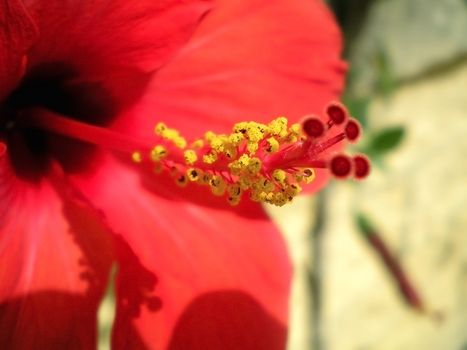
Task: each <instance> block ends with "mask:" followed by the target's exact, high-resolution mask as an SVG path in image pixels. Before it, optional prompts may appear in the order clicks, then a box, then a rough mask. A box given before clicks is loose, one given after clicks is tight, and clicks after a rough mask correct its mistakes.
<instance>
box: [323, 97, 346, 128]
mask: <svg viewBox="0 0 467 350" xmlns="http://www.w3.org/2000/svg"><path fill="white" fill-rule="evenodd" d="M326 114H327V115H328V116H329V119H330V120H329V122H331V123H330V125H332V124H336V125H339V124H342V123H343V122H345V120H346V119H347V111H346V109H345V108H344V107H343V106H342V105H341V104H339V103H337V102H334V103H331V104H330V105H329V106H328V107H327V108H326Z"/></svg>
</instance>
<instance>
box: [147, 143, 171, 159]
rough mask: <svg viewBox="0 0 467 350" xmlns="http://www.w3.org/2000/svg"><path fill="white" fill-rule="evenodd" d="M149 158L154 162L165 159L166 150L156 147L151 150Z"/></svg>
mask: <svg viewBox="0 0 467 350" xmlns="http://www.w3.org/2000/svg"><path fill="white" fill-rule="evenodd" d="M150 157H151V159H152V160H153V161H155V162H156V161H159V160H161V159H164V158H165V157H167V150H166V149H165V147H164V146H161V145H157V146H155V147H154V148H153V149H152V150H151V153H150Z"/></svg>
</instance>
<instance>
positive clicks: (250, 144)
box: [246, 141, 259, 154]
mask: <svg viewBox="0 0 467 350" xmlns="http://www.w3.org/2000/svg"><path fill="white" fill-rule="evenodd" d="M258 148H259V147H258V142H252V141H249V142H248V143H247V146H246V149H247V150H248V152H249V153H250V154H252V153H255V152H256V151H257V150H258Z"/></svg>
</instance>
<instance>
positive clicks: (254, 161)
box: [247, 157, 262, 175]
mask: <svg viewBox="0 0 467 350" xmlns="http://www.w3.org/2000/svg"><path fill="white" fill-rule="evenodd" d="M261 166H262V163H261V160H260V159H259V158H256V157H254V158H250V161H249V162H248V167H247V169H248V172H249V173H250V174H251V175H255V174H258V173H259V172H260V170H261Z"/></svg>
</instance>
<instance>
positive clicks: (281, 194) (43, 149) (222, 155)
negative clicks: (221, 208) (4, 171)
mask: <svg viewBox="0 0 467 350" xmlns="http://www.w3.org/2000/svg"><path fill="white" fill-rule="evenodd" d="M58 71H59V72H60V74H57V73H54V74H53V75H50V74H46V75H41V74H31V75H30V76H29V77H27V78H26V79H25V80H24V81H23V84H21V86H20V87H19V88H18V89H17V90H16V91H14V92H13V93H12V94H11V96H10V97H9V98H8V99H7V102H6V104H5V107H6V108H5V110H6V113H2V115H6V116H7V118H3V119H2V125H3V129H4V130H9V129H10V130H14V131H16V132H10V136H9V138H10V140H8V142H9V146H10V147H9V148H10V150H12V149H13V152H16V154H14V155H13V156H12V160H13V165H14V166H15V167H16V168H17V169H16V170H17V171H18V170H21V169H23V167H24V166H25V165H26V167H27V166H28V165H30V164H34V166H35V167H36V169H37V164H39V165H41V164H42V165H44V164H45V163H46V161H47V159H48V158H49V157H55V158H57V159H58V160H59V161H60V163H61V164H62V166H64V168H65V170H66V171H70V169H67V165H68V164H67V162H69V161H70V160H71V161H72V163H73V164H75V165H76V163H77V162H79V157H78V158H77V154H79V153H76V150H71V152H73V153H72V154H70V149H69V148H68V147H70V145H73V144H74V145H75V146H76V145H77V144H78V145H79V148H80V150H81V153H82V151H83V149H85V150H87V151H88V152H89V146H88V147H87V148H86V147H85V146H84V145H83V142H84V144H87V145H93V146H98V147H101V148H106V149H109V150H111V151H115V152H119V153H120V154H123V155H125V156H126V157H127V159H129V160H130V159H131V160H132V161H133V162H134V163H136V164H138V165H139V166H142V167H144V168H145V169H147V170H149V171H152V172H154V173H156V174H157V173H160V172H162V171H166V172H169V173H170V174H171V175H172V176H173V178H174V181H175V182H176V183H177V184H178V185H179V186H182V187H185V186H187V185H188V184H190V183H191V184H197V185H201V186H208V187H209V188H210V189H211V191H212V193H213V194H214V195H217V196H224V195H225V196H226V199H227V200H228V202H229V203H230V204H232V205H237V204H238V203H239V202H240V199H241V197H242V195H244V194H246V195H248V196H249V197H250V199H251V200H253V201H258V202H267V203H271V204H274V205H278V206H282V205H284V204H285V203H288V202H290V201H291V200H292V199H293V198H294V197H295V196H296V195H297V194H298V193H299V192H300V191H301V189H302V186H303V184H308V183H310V182H312V181H313V180H314V179H315V176H316V172H315V169H316V168H322V169H327V170H328V171H330V173H331V174H332V175H334V177H336V178H347V177H349V176H351V175H353V177H354V178H357V179H361V178H364V177H366V176H367V175H368V173H369V170H370V167H369V162H368V160H367V159H366V158H365V157H364V156H361V155H358V156H356V157H353V158H351V157H348V156H346V155H343V154H338V155H332V152H333V149H334V148H335V146H336V145H337V144H338V143H341V142H343V141H344V140H347V141H350V142H355V141H356V140H357V138H358V137H359V135H360V126H359V124H358V122H357V121H355V120H354V119H351V118H349V116H348V113H347V111H346V110H345V108H344V107H343V106H341V105H340V104H338V103H331V104H329V105H328V106H327V108H326V110H325V113H326V115H327V122H326V123H323V122H322V121H321V118H319V117H316V116H308V117H305V118H304V119H303V121H302V123H301V124H293V125H288V120H287V118H285V117H279V118H276V119H274V120H272V121H271V122H270V123H268V124H262V123H257V122H252V121H249V122H240V123H237V124H235V125H234V126H233V128H232V130H231V133H230V134H215V133H213V132H211V131H208V132H206V133H205V135H204V136H203V137H201V138H199V139H195V140H186V139H185V138H184V137H183V136H182V135H181V134H180V133H179V131H177V130H175V129H171V128H169V127H167V126H166V125H165V124H163V123H159V124H157V125H156V126H155V130H154V131H155V135H154V138H153V139H151V140H141V139H136V138H133V137H131V136H128V135H125V134H121V133H117V132H115V131H112V130H111V129H109V128H105V127H104V126H105V125H106V124H107V123H108V122H109V121H110V118H111V116H112V113H110V111H109V110H108V109H105V108H104V107H105V106H106V105H109V102H107V103H106V104H103V102H106V99H105V98H102V97H105V96H106V95H105V94H103V90H99V88H98V86H89V84H87V85H83V84H78V83H74V82H73V77H74V76H73V74H72V72H71V71H69V70H61V71H60V70H58ZM44 72H46V73H50V72H47V70H44V69H42V70H41V73H44ZM54 72H57V67H54ZM45 77H46V78H45ZM96 97H97V98H96ZM96 101H99V103H96ZM18 136H19V139H20V141H21V142H19V141H17V140H15V137H16V138H18ZM56 139H58V140H60V142H58V145H59V147H60V149H59V150H57V149H56V148H54V143H53V142H51V141H53V140H56ZM15 142H16V143H15ZM70 142H71V144H70ZM10 143H13V144H14V145H13V146H11V145H10ZM65 145H67V146H66V147H65ZM64 148H65V151H64ZM25 155H27V156H29V157H26V156H25ZM86 158H89V154H86ZM15 160H17V162H16V165H15V162H14V161H15ZM29 170H30V169H29Z"/></svg>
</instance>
